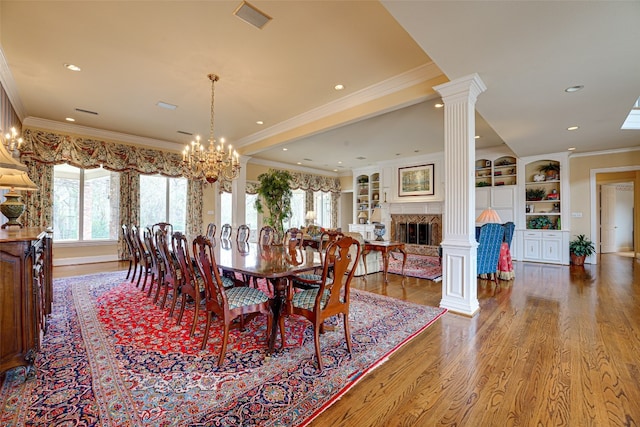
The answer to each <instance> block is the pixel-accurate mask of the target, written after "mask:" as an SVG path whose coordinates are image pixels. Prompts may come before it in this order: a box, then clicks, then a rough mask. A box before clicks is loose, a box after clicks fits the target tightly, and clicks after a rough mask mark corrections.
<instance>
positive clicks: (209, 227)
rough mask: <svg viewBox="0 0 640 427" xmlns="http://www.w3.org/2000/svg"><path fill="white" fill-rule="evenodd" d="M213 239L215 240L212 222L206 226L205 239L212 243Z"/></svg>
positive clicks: (214, 228)
mask: <svg viewBox="0 0 640 427" xmlns="http://www.w3.org/2000/svg"><path fill="white" fill-rule="evenodd" d="M215 238H216V225H215V224H214V223H213V222H210V223H209V224H207V239H209V240H211V241H212V242H213V241H214V240H215Z"/></svg>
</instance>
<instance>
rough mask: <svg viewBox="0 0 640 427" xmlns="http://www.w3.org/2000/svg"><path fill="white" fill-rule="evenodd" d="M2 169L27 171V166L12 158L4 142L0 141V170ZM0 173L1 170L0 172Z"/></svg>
mask: <svg viewBox="0 0 640 427" xmlns="http://www.w3.org/2000/svg"><path fill="white" fill-rule="evenodd" d="M3 169H12V170H15V171H23V172H26V171H27V167H26V166H25V165H23V164H22V163H20V162H19V161H17V160H16V159H14V158H13V156H12V155H11V153H9V152H8V151H7V149H6V148H4V144H2V143H1V142H0V171H1V170H3ZM0 173H2V172H0Z"/></svg>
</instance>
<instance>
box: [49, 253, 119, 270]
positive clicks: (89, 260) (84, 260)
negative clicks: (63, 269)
mask: <svg viewBox="0 0 640 427" xmlns="http://www.w3.org/2000/svg"><path fill="white" fill-rule="evenodd" d="M110 261H118V256H117V255H97V256H87V257H76V258H56V257H55V256H54V257H53V266H54V267H58V266H63V265H78V264H95V263H97V262H110Z"/></svg>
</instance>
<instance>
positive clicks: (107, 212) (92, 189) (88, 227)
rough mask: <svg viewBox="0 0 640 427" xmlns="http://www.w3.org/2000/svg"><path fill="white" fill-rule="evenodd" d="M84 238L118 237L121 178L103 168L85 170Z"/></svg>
mask: <svg viewBox="0 0 640 427" xmlns="http://www.w3.org/2000/svg"><path fill="white" fill-rule="evenodd" d="M83 197H84V204H83V229H82V240H101V239H105V240H106V239H114V240H115V239H117V238H118V227H117V225H118V223H119V222H120V221H119V217H120V215H119V199H120V179H119V176H118V174H117V173H115V172H109V171H107V170H104V169H102V168H100V169H90V170H85V171H84V193H83Z"/></svg>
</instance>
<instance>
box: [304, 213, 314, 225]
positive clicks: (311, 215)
mask: <svg viewBox="0 0 640 427" xmlns="http://www.w3.org/2000/svg"><path fill="white" fill-rule="evenodd" d="M316 218H317V215H316V211H307V215H306V216H305V219H306V220H307V225H311V224H314V223H315V222H316Z"/></svg>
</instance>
